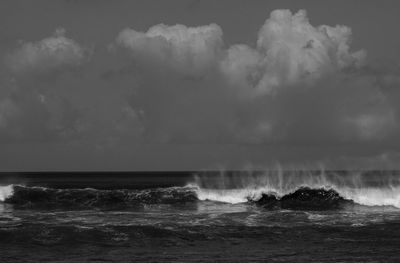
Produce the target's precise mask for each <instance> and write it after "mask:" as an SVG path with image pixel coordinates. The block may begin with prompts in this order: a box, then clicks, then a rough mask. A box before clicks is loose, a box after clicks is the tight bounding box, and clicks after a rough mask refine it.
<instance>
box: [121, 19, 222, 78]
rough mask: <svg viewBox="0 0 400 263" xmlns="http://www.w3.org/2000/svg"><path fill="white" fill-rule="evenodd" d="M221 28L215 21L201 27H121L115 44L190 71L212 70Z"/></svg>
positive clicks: (140, 56) (144, 57)
mask: <svg viewBox="0 0 400 263" xmlns="http://www.w3.org/2000/svg"><path fill="white" fill-rule="evenodd" d="M222 44H223V41H222V30H221V28H220V27H219V26H218V25H216V24H210V25H207V26H199V27H187V26H185V25H179V24H178V25H174V26H167V25H164V24H159V25H155V26H153V27H151V28H150V29H149V30H148V31H147V32H139V31H136V30H133V29H129V28H127V29H124V30H122V31H121V32H120V33H119V35H118V36H117V39H116V45H117V46H120V47H123V48H125V49H127V50H129V51H130V54H131V55H132V56H133V58H134V59H138V60H144V61H148V60H150V61H152V62H154V63H158V64H160V65H162V66H165V67H170V68H172V69H174V70H177V71H181V72H185V73H187V74H201V73H204V72H207V71H210V68H212V67H213V66H214V64H215V62H216V61H217V59H218V57H219V55H220V54H219V53H220V50H221V47H222Z"/></svg>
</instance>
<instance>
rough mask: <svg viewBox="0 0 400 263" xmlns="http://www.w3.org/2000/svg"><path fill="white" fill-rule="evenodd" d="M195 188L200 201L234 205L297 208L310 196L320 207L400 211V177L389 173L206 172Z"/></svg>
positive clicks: (193, 184)
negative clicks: (349, 204)
mask: <svg viewBox="0 0 400 263" xmlns="http://www.w3.org/2000/svg"><path fill="white" fill-rule="evenodd" d="M191 186H193V187H196V189H197V190H196V192H197V196H198V198H199V199H200V200H211V201H219V202H226V203H233V204H234V203H243V202H248V201H254V202H259V203H260V202H261V203H265V202H266V200H269V201H270V202H272V201H273V200H274V199H276V200H278V201H279V202H278V201H277V202H278V203H279V204H280V205H281V206H283V207H285V206H287V205H288V204H289V203H291V204H293V205H290V207H293V206H295V204H297V205H304V204H305V203H307V200H306V199H305V200H303V201H302V202H301V203H300V202H297V203H296V202H294V200H296V198H297V199H298V198H305V197H306V196H308V199H309V201H308V203H315V204H320V205H323V204H324V203H325V204H326V205H329V204H331V205H332V204H335V206H337V205H338V204H339V203H340V204H343V203H344V202H343V201H344V200H350V201H352V202H355V203H358V204H360V205H367V206H394V207H397V208H400V174H399V173H398V172H389V171H387V172H379V171H371V172H348V171H347V172H325V171H280V170H276V171H269V172H221V173H220V174H218V175H216V174H215V173H209V172H205V173H201V174H197V175H196V176H195V178H194V182H193V183H191ZM267 197H268V198H267ZM327 197H328V199H326V198H327ZM339 197H340V198H339ZM289 200H291V201H290V202H289ZM324 200H325V201H324ZM275 203H276V202H275ZM317 206H319V205H317Z"/></svg>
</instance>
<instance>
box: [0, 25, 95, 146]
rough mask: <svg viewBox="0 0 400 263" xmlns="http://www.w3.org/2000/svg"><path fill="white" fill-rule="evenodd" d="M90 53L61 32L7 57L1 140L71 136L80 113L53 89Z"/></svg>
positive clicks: (0, 103)
mask: <svg viewBox="0 0 400 263" xmlns="http://www.w3.org/2000/svg"><path fill="white" fill-rule="evenodd" d="M87 55H88V54H87V49H85V48H84V47H82V46H81V45H79V44H78V43H77V42H76V41H74V40H73V39H70V38H67V37H66V36H65V30H64V29H62V28H60V29H57V30H56V31H55V33H54V34H53V35H52V36H50V37H47V38H44V39H42V40H39V41H37V42H24V43H22V44H21V45H20V46H19V47H18V48H16V49H15V50H14V51H12V52H11V53H9V54H8V55H6V57H5V64H6V66H7V67H8V69H9V75H8V76H7V77H8V78H9V79H10V81H8V82H7V81H6V82H4V83H2V85H3V86H2V87H1V88H2V90H3V91H4V92H2V95H1V96H0V140H7V141H10V140H45V139H51V140H53V139H55V138H62V137H66V136H68V134H69V133H71V132H72V130H73V129H74V122H75V120H76V118H77V111H76V110H75V109H74V107H73V106H72V104H71V103H70V102H69V101H68V100H67V99H66V98H64V97H63V96H62V95H61V94H59V92H57V91H56V90H55V89H54V86H55V82H54V81H53V80H54V78H57V76H58V74H56V73H60V72H67V71H71V70H74V69H77V68H78V67H79V66H81V65H82V64H83V63H84V62H85V60H86V59H87Z"/></svg>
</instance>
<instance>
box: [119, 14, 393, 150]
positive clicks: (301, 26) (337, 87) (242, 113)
mask: <svg viewBox="0 0 400 263" xmlns="http://www.w3.org/2000/svg"><path fill="white" fill-rule="evenodd" d="M222 36H223V33H222V30H221V28H220V27H219V26H218V25H215V24H211V25H206V26H199V27H186V26H184V25H175V26H167V25H163V24H161V25H156V26H153V27H151V28H150V29H149V30H148V31H147V32H145V33H143V32H138V31H135V30H133V29H125V30H123V31H121V32H120V33H119V34H118V36H117V38H116V40H115V43H114V47H115V48H117V49H121V50H125V51H128V54H130V55H131V61H132V63H133V64H134V65H135V67H134V69H133V71H125V70H124V71H120V72H125V74H131V73H133V72H134V73H135V74H134V76H135V77H134V78H135V79H136V82H137V83H140V84H135V85H132V86H131V89H132V90H133V91H134V92H133V93H134V94H135V95H134V96H132V97H131V99H130V104H131V106H132V108H133V109H134V110H135V111H141V112H142V116H143V122H144V126H145V134H147V136H150V139H155V138H159V139H160V138H163V139H160V140H161V141H164V142H168V141H186V142H200V141H201V142H239V143H255V144H259V143H272V144H303V145H309V144H320V145H323V144H325V145H327V144H329V145H333V144H336V143H345V142H356V143H360V144H362V143H365V142H371V141H382V140H385V139H387V138H388V137H390V136H393V134H394V133H395V132H396V130H398V119H397V114H398V113H397V112H398V110H397V108H396V107H397V106H396V105H394V104H393V103H392V102H391V100H390V99H389V98H388V97H387V94H385V92H384V89H385V87H387V86H390V85H392V86H393V85H396V83H397V82H398V77H397V76H396V75H395V74H391V75H387V76H386V75H385V76H382V77H380V78H379V79H380V80H379V81H376V79H377V76H376V74H374V73H371V72H368V70H366V69H367V68H368V64H367V60H366V55H367V54H366V51H364V50H359V51H352V49H351V39H352V31H351V29H350V28H349V27H347V26H343V25H337V26H328V25H321V26H313V25H311V24H310V22H309V20H308V17H307V13H306V11H304V10H300V11H298V12H297V13H292V12H291V11H289V10H275V11H273V12H272V13H271V14H270V17H269V18H268V19H267V20H266V21H265V23H264V25H262V26H261V28H260V30H259V33H258V38H257V39H256V41H255V45H254V47H252V46H250V45H246V44H235V45H232V46H230V47H227V48H225V47H224V45H223V39H222ZM113 72H114V73H115V72H118V71H113ZM188 76H190V77H188ZM196 76H197V77H198V76H201V78H196Z"/></svg>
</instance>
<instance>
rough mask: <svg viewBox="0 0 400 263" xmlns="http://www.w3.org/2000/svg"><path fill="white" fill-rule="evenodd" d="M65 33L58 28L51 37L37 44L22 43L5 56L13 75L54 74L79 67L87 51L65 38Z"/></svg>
mask: <svg viewBox="0 0 400 263" xmlns="http://www.w3.org/2000/svg"><path fill="white" fill-rule="evenodd" d="M65 32H66V31H65V29H63V28H59V29H57V30H56V31H55V33H54V34H53V35H52V36H51V37H48V38H44V39H42V40H40V41H37V42H23V43H22V45H21V46H20V47H18V48H17V49H16V50H14V51H13V52H12V53H11V54H9V55H8V56H7V58H6V64H7V66H8V67H9V68H10V69H11V71H12V72H13V74H27V73H36V74H41V73H49V72H53V73H54V71H62V70H70V69H74V68H76V67H78V66H80V65H81V64H82V63H83V62H84V61H85V59H86V58H87V55H88V53H87V52H88V51H87V50H86V49H85V48H83V47H82V46H80V45H79V44H78V43H77V42H75V41H74V40H72V39H70V38H67V37H66V36H65Z"/></svg>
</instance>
